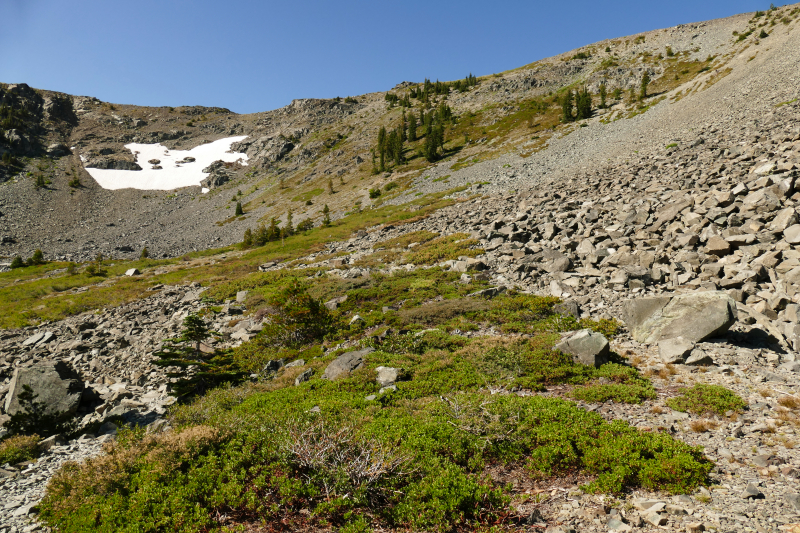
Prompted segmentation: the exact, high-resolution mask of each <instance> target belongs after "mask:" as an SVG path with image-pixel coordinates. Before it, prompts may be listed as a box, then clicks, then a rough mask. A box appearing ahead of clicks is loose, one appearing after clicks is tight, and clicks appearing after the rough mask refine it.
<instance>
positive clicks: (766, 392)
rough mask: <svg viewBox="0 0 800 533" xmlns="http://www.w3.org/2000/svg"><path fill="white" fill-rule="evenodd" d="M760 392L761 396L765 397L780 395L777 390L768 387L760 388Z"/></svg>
mask: <svg viewBox="0 0 800 533" xmlns="http://www.w3.org/2000/svg"><path fill="white" fill-rule="evenodd" d="M758 393H759V394H760V395H761V396H763V397H764V398H772V397H773V396H777V395H778V393H777V392H775V391H774V390H772V389H767V388H764V389H759V390H758Z"/></svg>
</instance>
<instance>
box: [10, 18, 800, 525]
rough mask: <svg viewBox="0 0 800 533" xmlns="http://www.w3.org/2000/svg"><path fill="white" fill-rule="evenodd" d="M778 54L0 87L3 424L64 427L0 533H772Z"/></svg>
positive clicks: (16, 471)
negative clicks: (381, 84) (308, 79)
mask: <svg viewBox="0 0 800 533" xmlns="http://www.w3.org/2000/svg"><path fill="white" fill-rule="evenodd" d="M798 24H800V7H799V6H784V7H782V8H775V9H771V10H769V11H766V12H758V13H755V14H753V13H750V14H743V15H739V16H735V17H731V18H728V19H722V20H715V21H709V22H704V23H697V24H689V25H683V26H679V27H676V28H668V29H665V30H657V31H653V32H648V33H644V34H640V35H634V36H629V37H625V38H616V39H609V40H607V41H603V42H600V43H595V44H592V45H588V46H585V47H583V48H581V49H578V50H573V51H570V52H568V53H565V54H562V55H561V56H556V57H553V58H548V59H545V60H542V61H538V62H536V63H532V64H530V65H526V66H524V67H520V68H518V69H515V70H513V71H509V72H504V73H500V74H495V75H492V76H484V77H480V78H474V79H473V78H472V77H471V76H470V77H468V78H465V79H464V80H458V81H457V82H452V83H451V84H449V85H448V86H445V85H444V84H442V83H438V82H433V83H431V84H427V83H413V82H403V83H401V84H399V85H397V86H396V87H395V88H393V89H391V90H390V91H387V92H385V93H373V94H368V95H361V96H353V97H346V98H341V99H337V100H296V101H294V102H293V103H292V104H290V105H289V106H287V107H285V108H282V109H278V110H275V111H268V112H264V113H257V114H253V115H237V114H235V113H231V112H230V111H228V110H226V109H221V108H200V107H178V108H174V109H173V108H143V107H137V106H130V105H123V104H116V103H114V104H111V103H104V102H100V101H98V100H96V99H93V98H90V97H75V96H70V95H63V94H57V93H52V92H49V91H44V90H38V89H31V88H29V87H27V86H25V85H19V84H18V85H9V84H2V85H0V106H5V107H4V109H5V110H4V111H3V113H5V115H4V116H6V117H10V118H7V119H6V122H3V127H4V137H3V138H4V139H5V140H4V142H3V144H0V151H1V152H3V153H4V154H5V155H4V157H3V165H2V166H0V179H4V180H5V181H4V182H3V183H2V184H0V213H2V215H1V216H0V227H1V228H2V229H0V235H2V242H3V244H2V248H0V254H3V255H5V256H6V257H7V258H8V262H9V263H10V261H11V259H12V257H14V256H20V257H21V258H22V259H28V258H31V257H33V256H34V250H37V249H39V250H41V251H42V252H43V256H44V257H43V259H44V261H30V264H29V265H28V266H19V265H14V266H15V267H16V268H13V269H9V270H8V271H6V272H2V273H0V301H1V302H3V306H4V313H3V316H2V317H0V327H2V328H4V329H3V330H2V331H0V380H2V381H0V398H4V397H5V398H6V401H5V402H4V404H3V405H0V407H2V408H3V412H4V413H5V414H0V417H3V420H4V421H8V420H17V419H12V418H10V416H9V415H11V414H14V413H19V412H20V411H19V406H20V405H22V402H23V400H24V397H20V390H21V389H20V385H19V384H18V381H19V382H20V383H21V381H20V380H22V379H23V378H20V377H18V376H21V375H23V373H24V372H27V371H31V372H38V370H35V369H37V368H45V367H46V368H48V369H52V370H46V372H45V371H44V370H42V371H41V372H45V373H48V372H49V373H50V375H55V374H57V377H55V378H47V379H53V380H55V381H53V382H54V383H57V384H59V386H61V384H70V385H69V387H77V389H76V390H78V391H79V393H80V394H77V393H75V392H74V390H73V389H70V391H72V392H70V393H69V394H68V395H67V396H69V395H70V394H71V395H72V396H73V398H72V400H70V401H71V402H72V403H70V404H69V414H70V417H71V420H72V421H73V422H72V424H73V426H74V427H71V428H68V429H67V428H66V427H62V428H60V429H59V430H58V431H56V430H53V431H50V433H52V434H53V435H56V436H53V437H51V438H50V439H48V440H46V441H45V444H44V445H42V444H33V445H31V444H30V442H34V441H35V439H34V441H30V442H29V441H26V442H28V444H27V445H26V446H28V448H24V446H23V444H24V443H23V444H15V446H19V449H20V450H22V449H26V450H28V451H27V452H24V453H23V452H19V453H20V454H19V455H15V456H13V457H14V458H15V459H19V460H18V461H10V460H9V461H8V464H6V465H0V466H2V470H0V494H3V496H4V497H3V501H8V502H10V503H8V504H6V505H5V507H4V508H2V509H0V516H3V515H2V514H1V513H6V517H7V519H6V520H5V521H3V520H0V532H2V531H4V530H3V529H2V528H3V527H4V526H5V527H8V529H7V530H8V531H13V530H14V529H12V527H18V528H20V529H19V530H22V529H21V528H22V527H25V526H24V524H25V523H26V520H27V519H28V518H31V519H32V518H34V517H35V516H37V515H38V519H39V520H42V521H43V522H44V523H47V524H49V525H51V526H57V527H59V528H60V530H63V531H88V530H101V531H123V530H124V531H127V530H130V531H135V530H139V528H140V526H144V525H145V524H148V523H155V522H154V520H159V521H160V522H158V523H159V525H158V526H157V527H156V529H155V530H176V531H198V530H216V529H215V528H220V529H222V530H232V529H233V528H235V527H238V526H240V527H242V528H243V529H244V530H246V531H274V530H303V531H379V530H391V531H400V530H420V531H429V530H439V531H444V530H448V531H449V530H453V531H455V530H459V531H461V530H463V531H467V530H470V531H471V530H489V529H490V528H492V527H494V528H496V529H497V530H503V531H540V530H546V531H548V532H549V533H556V532H566V531H608V530H612V531H631V530H635V531H656V530H664V529H666V530H670V531H703V530H710V529H715V530H718V531H775V532H778V531H800V514H798V513H800V479H799V478H800V475H798V472H800V454H798V452H797V450H796V449H795V446H796V445H797V441H796V431H798V428H800V417H798V412H797V410H798V408H800V378H798V372H800V358H798V356H797V354H798V351H800V254H798V251H797V244H800V214H798V211H797V204H798V202H799V201H800V184H799V183H798V182H797V178H798V171H799V170H800V83H798V81H799V80H798V72H799V71H798V65H800V31H798V29H797V28H798ZM645 74H646V76H647V77H648V78H649V79H650V81H649V84H645V86H644V90H643V82H642V79H643V77H645ZM437 87H438V88H437ZM573 90H575V91H577V99H578V101H579V102H580V100H581V98H582V96H581V93H582V92H583V94H584V97H585V96H586V95H588V96H589V98H590V99H591V100H590V101H591V113H588V115H590V116H587V117H585V118H584V117H582V115H581V110H580V105H578V106H577V107H576V108H575V109H574V115H573V114H572V113H573V112H570V116H569V117H565V116H564V115H565V113H564V105H563V102H564V95H565V94H567V93H568V92H569V91H573ZM584 91H585V92H584ZM601 92H604V93H605V96H604V97H601ZM569 94H572V93H571V92H570V93H569ZM602 98H605V100H606V103H607V105H606V106H602V105H601V100H602ZM9 109H10V110H11V111H9ZM420 112H422V124H420V126H419V130H420V133H419V135H418V137H419V138H418V139H417V140H411V138H410V137H411V134H410V131H411V130H410V129H408V128H405V129H403V130H402V133H403V135H406V132H408V137H409V138H408V139H407V140H405V141H401V140H399V138H396V139H395V140H389V141H387V142H386V143H384V145H383V146H384V147H388V148H386V150H387V151H386V152H385V153H384V154H383V155H384V156H385V160H383V161H382V159H384V158H382V157H381V156H380V154H379V153H377V152H379V151H380V149H379V141H378V139H379V137H383V135H384V134H385V135H386V138H387V139H392V138H394V135H395V134H397V133H399V132H400V131H401V130H399V129H396V128H397V127H398V126H399V125H400V124H402V123H403V121H405V123H406V124H408V123H409V122H410V117H411V116H412V115H414V116H415V117H416V116H420ZM429 114H430V116H429ZM404 117H405V118H404ZM428 125H430V127H427V126H428ZM8 126H13V127H8ZM382 127H383V128H385V131H384V132H381V128H382ZM437 135H441V136H442V138H441V139H440V141H441V142H440V144H437V143H436V142H433V139H434V138H436V137H437ZM232 137H237V139H236V140H230V138H232ZM224 140H227V141H225V142H227V143H229V144H230V147H231V151H232V153H224V152H221V151H214V150H215V149H213V147H212V146H211V144H210V143H214V142H216V141H220V142H222V141H224ZM432 142H433V144H431V143H432ZM130 143H137V144H140V145H144V144H153V143H160V144H161V145H163V147H165V148H166V149H167V150H168V152H166V153H165V152H163V149H159V150H162V151H161V152H158V153H159V154H165V155H164V156H163V157H162V156H159V157H162V158H163V161H162V160H161V159H153V160H152V161H144V158H140V159H137V158H135V157H134V154H133V153H131V151H130V150H129V149H128V148H126V147H125V145H126V144H130ZM392 143H397V144H392ZM226 146H227V145H226ZM198 147H199V148H200V151H193V152H191V153H192V154H195V155H196V159H195V156H185V155H184V154H183V153H180V154H179V155H178V156H175V157H174V158H173V157H172V155H171V153H177V152H178V151H190V150H194V149H197V148H198ZM204 147H205V148H204ZM395 147H399V148H397V149H395ZM138 149H139V150H144V148H138ZM203 150H207V151H208V153H210V154H212V155H209V156H208V157H209V158H217V157H219V158H221V159H222V158H225V159H227V162H221V163H219V164H216V163H213V164H210V165H209V167H208V168H209V171H210V174H209V175H205V174H203V175H200V174H199V173H197V174H192V175H193V176H199V178H197V179H198V184H197V185H194V186H189V187H184V188H180V189H172V190H137V189H116V190H115V189H106V188H103V187H101V186H100V184H99V183H98V180H99V181H103V180H105V179H108V180H109V181H107V182H105V183H107V184H108V183H112V182H113V180H133V181H125V182H124V183H132V182H135V180H136V179H139V178H136V176H135V175H136V174H140V175H144V174H145V173H149V174H148V175H150V176H156V177H155V178H152V179H160V178H158V176H160V175H161V174H160V173H161V172H163V173H164V175H167V174H169V173H170V172H173V173H174V174H175V176H177V174H178V173H177V172H176V171H175V168H177V167H170V166H169V165H168V164H167V161H168V162H169V164H172V165H178V166H179V167H181V168H180V170H181V172H183V170H185V169H184V167H191V165H192V164H193V163H198V167H199V166H202V165H205V164H207V163H205V162H204V163H202V165H201V164H199V163H200V161H201V160H202V159H201V158H202V157H205V156H201V155H199V154H201V153H203ZM153 153H155V152H153ZM147 157H151V156H147ZM168 157H170V158H171V159H167V158H168ZM178 157H180V158H182V159H178ZM187 157H190V158H191V160H189V159H187ZM162 164H163V165H164V168H161V169H156V168H154V167H156V166H162ZM381 164H382V165H383V167H384V168H383V169H382V170H381V169H380V166H381ZM137 167H138V168H139V169H141V170H136V168H137ZM98 171H103V172H98ZM91 173H95V176H97V180H96V179H95V178H93V177H92V174H91ZM185 174H186V175H187V176H188V175H189V174H190V173H189V172H188V170H187V171H186V173H185ZM147 179H151V178H147ZM166 179H168V178H165V180H166ZM169 179H172V178H169ZM175 179H177V177H175ZM191 179H195V178H194V177H193V178H191ZM199 180H202V183H200V181H199ZM206 189H207V191H206ZM203 191H206V192H203ZM237 203H239V204H241V207H242V210H243V214H241V215H236V214H235V210H236V207H237ZM326 206H327V207H328V208H329V210H330V212H329V219H330V220H325V216H326V215H325V213H324V212H323V209H324V208H325V207H326ZM290 210H291V214H292V221H293V223H292V227H291V230H288V229H287V225H288V221H287V214H288V212H289V211H290ZM273 218H274V219H275V223H274V224H272V225H271V224H270V221H271V220H272V219H273ZM305 220H308V221H309V222H308V223H306V224H305V225H302V226H301V225H300V223H301V222H302V221H305ZM259 226H263V230H259ZM281 228H282V230H281ZM248 229H249V230H250V232H249V233H247V234H246V233H245V232H246V230H248ZM248 235H249V236H248ZM243 239H245V240H246V242H245V243H244V244H242V240H243ZM259 239H262V241H266V242H259ZM145 247H146V248H147V250H148V251H149V253H150V254H149V257H140V255H141V252H142V249H143V248H145ZM98 254H102V255H103V256H104V257H100V258H98V257H97V255H98ZM193 317H195V318H193ZM195 319H197V320H199V323H200V324H203V327H208V328H209V333H203V332H204V331H205V330H203V327H201V328H200V329H199V330H198V329H197V327H198V326H197V323H193V322H192V320H195ZM187 321H188V322H187ZM192 324H194V326H193V325H192ZM192 328H195V329H192ZM192 331H195V332H196V331H201V333H202V334H198V335H199V336H197V337H191V338H190V337H186V335H190V334H191V332H192ZM211 332H213V335H212V333H211ZM181 335H183V336H184V337H183V341H180V342H179V341H167V339H169V338H172V339H175V338H178V337H181ZM201 337H202V338H201ZM190 340H191V342H190ZM201 341H202V343H201ZM165 350H166V351H165ZM170 350H173V351H170ZM175 350H177V351H175ZM181 350H184V351H181ZM59 365H61V366H59ZM26 369H27V370H26ZM37 379H38V378H37ZM42 379H44V378H42ZM225 382H230V383H232V385H229V386H223V387H221V388H217V387H219V385H220V384H222V383H225ZM36 383H40V382H36ZM41 383H44V382H41ZM65 386H66V385H65ZM40 392H41V391H40ZM42 394H43V393H42ZM76 394H77V395H76ZM20 398H22V399H20ZM44 398H45V399H46V400H47V402H50V403H52V404H55V402H56V401H57V400H58V401H61V399H57V398H55V397H52V398H51V397H50V396H44ZM12 399H13V402H12ZM14 402H16V403H14ZM64 410H66V408H65V409H64ZM42 427H44V426H42ZM40 433H41V431H40ZM8 436H9V434H7V435H5V437H6V438H8ZM46 436H49V435H48V434H43V435H40V437H46ZM15 438H16V437H15ZM8 442H12V441H11V440H6V441H5V442H3V443H0V452H3V453H7V452H5V451H4V450H6V449H11V447H10V445H7V444H5V443H8ZM15 442H16V441H15ZM19 442H22V441H19ZM4 445H6V448H3V446H4ZM31 446H33V447H31ZM36 446H38V450H37V448H36ZM14 449H15V450H16V449H18V448H14ZM31 450H34V451H31ZM15 453H16V452H15ZM26 454H27V455H26ZM37 455H38V456H39V459H38V461H34V459H33V458H34V456H37ZM8 457H12V455H10V454H9V455H8ZM89 458H93V459H89ZM67 460H86V461H85V462H84V463H83V464H82V465H81V466H65V467H63V468H62V465H63V464H64V462H65V461H67ZM0 462H2V461H0ZM59 468H60V470H59ZM48 483H49V486H48ZM46 486H47V487H48V488H47V489H46V493H45V487H46ZM43 496H44V500H43V501H42V503H41V504H39V502H40V500H41V499H42V497H43ZM4 518H5V517H4ZM7 524H8V525H7ZM148 527H151V526H148ZM159 528H160V529H159Z"/></svg>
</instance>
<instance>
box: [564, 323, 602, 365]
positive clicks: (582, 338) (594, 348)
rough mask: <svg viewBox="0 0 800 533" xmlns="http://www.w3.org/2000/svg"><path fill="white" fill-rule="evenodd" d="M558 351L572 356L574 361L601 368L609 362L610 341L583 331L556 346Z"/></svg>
mask: <svg viewBox="0 0 800 533" xmlns="http://www.w3.org/2000/svg"><path fill="white" fill-rule="evenodd" d="M556 350H559V351H561V352H563V353H565V354H569V355H571V356H572V360H573V361H575V362H576V363H581V364H584V365H586V366H594V367H597V368H599V367H600V366H601V365H604V364H605V363H607V362H608V352H609V349H608V340H607V339H606V338H605V337H604V336H603V335H602V334H600V333H597V332H595V331H592V330H590V329H582V330H580V331H578V332H577V333H575V334H574V335H572V336H571V337H569V338H567V339H564V340H563V341H561V342H560V343H559V344H557V345H556Z"/></svg>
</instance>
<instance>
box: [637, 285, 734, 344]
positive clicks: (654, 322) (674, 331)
mask: <svg viewBox="0 0 800 533" xmlns="http://www.w3.org/2000/svg"><path fill="white" fill-rule="evenodd" d="M622 319H623V320H624V321H625V325H626V326H627V327H628V330H629V331H630V332H631V335H632V336H633V338H634V339H635V340H636V341H638V342H641V343H645V344H652V343H656V342H659V341H662V340H666V339H674V338H676V337H683V338H684V340H685V341H687V342H701V341H703V340H705V339H709V338H712V337H716V336H718V335H722V334H723V333H725V332H726V331H728V328H730V327H731V326H732V325H733V324H734V322H736V302H735V301H734V300H733V298H731V297H730V296H728V294H727V293H724V292H721V291H707V292H695V293H691V294H679V295H676V296H672V297H670V296H659V297H655V298H636V299H633V300H628V301H627V302H625V303H624V304H623V307H622Z"/></svg>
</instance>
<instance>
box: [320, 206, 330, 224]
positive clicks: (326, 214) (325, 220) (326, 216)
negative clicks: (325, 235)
mask: <svg viewBox="0 0 800 533" xmlns="http://www.w3.org/2000/svg"><path fill="white" fill-rule="evenodd" d="M322 226H323V227H326V228H329V227H330V226H331V210H330V208H329V207H328V204H325V207H323V208H322Z"/></svg>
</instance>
